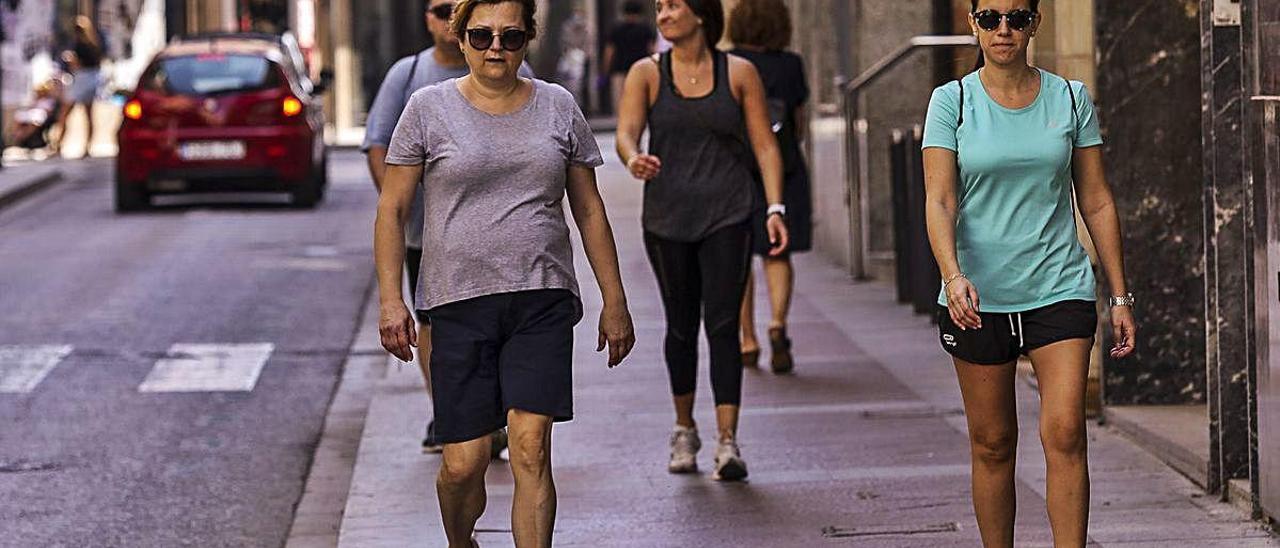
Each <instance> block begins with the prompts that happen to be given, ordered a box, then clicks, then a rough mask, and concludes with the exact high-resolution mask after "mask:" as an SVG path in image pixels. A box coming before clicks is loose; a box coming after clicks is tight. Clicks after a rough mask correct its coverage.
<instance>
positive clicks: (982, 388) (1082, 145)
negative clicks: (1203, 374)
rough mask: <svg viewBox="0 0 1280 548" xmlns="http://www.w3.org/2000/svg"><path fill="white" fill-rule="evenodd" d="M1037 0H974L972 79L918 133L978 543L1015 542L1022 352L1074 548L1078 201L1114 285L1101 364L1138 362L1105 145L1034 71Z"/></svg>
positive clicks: (1078, 434) (1081, 111)
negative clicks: (1108, 340) (1030, 55)
mask: <svg viewBox="0 0 1280 548" xmlns="http://www.w3.org/2000/svg"><path fill="white" fill-rule="evenodd" d="M1038 4H1039V1H1038V0H972V7H973V12H972V13H971V14H970V18H969V21H970V25H971V26H972V28H973V32H974V34H975V35H976V36H978V37H979V42H980V45H981V47H982V53H981V54H980V57H979V61H978V66H979V70H976V71H974V72H972V73H970V74H968V75H966V76H965V77H963V78H961V79H959V80H957V81H953V82H949V83H947V84H945V85H943V86H940V87H938V89H936V90H934V92H933V98H932V99H931V100H930V102H929V114H928V119H927V122H926V125H925V132H924V144H923V147H924V165H925V185H926V187H927V194H928V198H927V200H926V206H925V207H926V217H927V222H928V226H929V241H930V243H931V245H932V247H933V253H934V257H935V258H936V259H937V261H938V266H939V268H940V270H941V272H942V276H943V280H942V291H941V294H940V295H939V297H938V304H939V306H940V308H939V314H938V320H939V321H938V323H939V328H940V329H939V330H940V342H941V343H942V346H943V348H944V349H945V350H946V351H947V352H949V353H950V354H951V355H952V357H953V359H954V362H955V368H956V374H957V376H958V377H959V381H960V390H961V392H962V393H963V396H964V404H965V415H966V417H967V419H968V423H969V438H970V445H971V448H972V455H973V503H974V510H975V512H976V514H977V519H978V526H979V529H980V530H981V534H982V539H983V544H984V545H985V546H988V547H992V546H1013V518H1014V455H1015V453H1016V444H1017V434H1018V425H1017V417H1016V406H1015V402H1014V391H1013V382H1014V374H1015V364H1016V362H1017V360H1018V357H1019V356H1020V355H1026V356H1029V357H1030V358H1031V363H1032V365H1033V366H1034V368H1035V371H1036V376H1037V379H1038V380H1039V387H1040V402H1041V413H1040V437H1041V440H1042V441H1043V444H1044V447H1045V460H1046V462H1047V464H1048V479H1047V483H1048V485H1047V499H1048V507H1049V521H1050V525H1051V527H1052V529H1053V535H1054V540H1055V545H1058V546H1084V543H1085V539H1086V538H1087V528H1088V508H1089V472H1088V466H1087V458H1086V431H1085V422H1084V395H1085V386H1086V379H1087V377H1088V370H1089V353H1090V349H1091V348H1092V346H1093V336H1094V332H1095V331H1096V329H1097V323H1098V318H1097V313H1096V303H1095V302H1094V301H1095V300H1096V298H1095V295H1096V285H1097V282H1096V281H1095V280H1094V275H1093V269H1092V268H1091V265H1090V262H1089V257H1088V255H1087V254H1086V253H1085V250H1084V248H1083V246H1082V245H1081V244H1080V241H1079V239H1078V237H1077V233H1076V223H1075V211H1074V209H1073V205H1072V194H1073V191H1074V194H1075V196H1076V197H1077V199H1078V203H1079V205H1080V210H1081V215H1082V217H1083V218H1084V221H1085V224H1086V225H1087V226H1088V229H1089V233H1090V234H1091V235H1092V239H1093V244H1094V247H1095V248H1096V249H1097V252H1098V258H1099V261H1100V262H1101V264H1102V268H1103V271H1104V273H1105V275H1106V279H1107V280H1106V281H1107V285H1108V287H1109V289H1110V291H1111V293H1110V294H1111V295H1112V297H1111V299H1109V305H1110V306H1111V307H1112V309H1111V314H1110V317H1111V328H1112V336H1113V339H1114V346H1113V347H1112V348H1111V355H1112V356H1113V357H1116V358H1122V357H1125V356H1127V355H1129V354H1130V353H1131V352H1133V348H1134V341H1135V333H1136V330H1135V325H1134V321H1133V314H1132V310H1131V309H1132V306H1133V297H1132V295H1130V294H1129V293H1128V292H1127V289H1126V285H1125V279H1124V261H1123V254H1122V251H1121V239H1120V223H1119V219H1118V216H1117V214H1116V208H1115V204H1114V202H1113V201H1112V197H1111V189H1110V187H1109V186H1108V184H1107V181H1106V178H1105V176H1104V175H1103V169H1102V150H1101V147H1100V146H1099V145H1101V144H1102V138H1101V136H1100V134H1099V131H1098V121H1097V118H1096V117H1095V115H1094V109H1093V103H1092V102H1091V101H1090V99H1089V94H1088V91H1087V90H1086V89H1085V87H1084V85H1083V84H1081V83H1080V82H1072V81H1068V80H1066V79H1064V78H1062V77H1060V76H1057V75H1054V74H1051V73H1049V72H1046V71H1043V70H1040V69H1036V68H1034V67H1031V66H1030V65H1029V64H1028V63H1027V47H1028V45H1029V44H1030V42H1031V37H1032V36H1034V35H1035V32H1036V28H1037V27H1038V26H1039V23H1040V20H1041V15H1040V14H1039V12H1038V7H1039V6H1038Z"/></svg>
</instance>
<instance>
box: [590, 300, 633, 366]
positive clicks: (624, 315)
mask: <svg viewBox="0 0 1280 548" xmlns="http://www.w3.org/2000/svg"><path fill="white" fill-rule="evenodd" d="M635 345H636V333H635V327H634V326H633V325H632V324H631V312H629V311H628V310H627V307H626V305H615V306H610V305H605V307H604V310H602V311H601V312H600V337H599V342H598V344H597V345H596V352H600V351H602V350H604V349H605V346H608V347H609V367H616V366H617V365H618V364H620V363H622V360H623V359H626V357H627V355H628V354H630V353H631V349H632V348H633V347H635Z"/></svg>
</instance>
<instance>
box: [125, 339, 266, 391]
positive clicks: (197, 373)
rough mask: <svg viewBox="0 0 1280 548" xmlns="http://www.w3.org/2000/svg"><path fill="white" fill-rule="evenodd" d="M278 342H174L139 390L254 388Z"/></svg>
mask: <svg viewBox="0 0 1280 548" xmlns="http://www.w3.org/2000/svg"><path fill="white" fill-rule="evenodd" d="M274 350H275V345H274V344H271V343H257V344H175V345H173V346H172V347H170V348H169V353H168V356H167V357H165V358H164V359H161V360H159V361H157V362H156V365H155V367H153V368H152V369H151V373H150V374H148V375H147V379H146V380H144V381H143V382H142V385H141V386H139V387H138V391H139V392H252V391H253V387H254V385H256V384H258V375H259V374H261V373H262V368H263V366H265V365H266V364H267V358H269V357H271V352H272V351H274Z"/></svg>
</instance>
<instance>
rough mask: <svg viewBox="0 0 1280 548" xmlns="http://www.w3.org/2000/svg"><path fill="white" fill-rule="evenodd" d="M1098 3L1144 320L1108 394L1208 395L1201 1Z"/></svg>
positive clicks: (1105, 122) (1106, 101)
mask: <svg viewBox="0 0 1280 548" xmlns="http://www.w3.org/2000/svg"><path fill="white" fill-rule="evenodd" d="M1096 10H1097V12H1096V21H1097V48H1098V71H1097V72H1098V86H1097V88H1098V89H1097V93H1096V94H1095V95H1096V96H1097V103H1098V114H1099V118H1100V120H1101V122H1102V128H1103V137H1104V139H1106V143H1107V144H1106V145H1105V156H1106V167H1107V175H1108V178H1109V180H1110V182H1111V186H1112V188H1113V189H1114V191H1115V197H1116V203H1117V206H1118V209H1119V211H1120V216H1121V224H1122V226H1123V229H1124V246H1125V249H1126V250H1127V256H1126V259H1127V261H1128V265H1127V266H1128V279H1129V284H1130V287H1131V288H1132V291H1133V292H1134V293H1135V294H1137V295H1138V296H1139V301H1138V303H1139V304H1138V306H1137V308H1136V310H1135V313H1136V315H1137V317H1138V318H1139V320H1140V321H1141V322H1142V323H1141V332H1140V338H1139V345H1138V351H1137V353H1136V355H1135V356H1133V357H1131V358H1129V359H1128V360H1125V361H1123V362H1116V361H1108V362H1107V363H1106V364H1105V368H1104V390H1105V392H1104V398H1105V401H1106V402H1107V403H1109V404H1156V403H1192V402H1203V401H1205V397H1206V394H1205V390H1206V387H1205V343H1204V338H1205V330H1204V324H1203V322H1204V318H1205V278H1204V257H1205V231H1204V215H1203V213H1204V211H1205V210H1204V198H1203V195H1202V193H1203V190H1204V188H1203V186H1204V185H1203V180H1204V176H1203V175H1204V173H1203V170H1202V166H1201V163H1202V161H1203V154H1202V151H1203V147H1202V145H1201V141H1200V137H1201V135H1200V134H1201V97H1200V83H1201V82H1200V68H1201V67H1200V19H1199V17H1200V13H1199V3H1198V2H1196V1H1194V0H1179V1H1169V2H1098V3H1097V6H1096ZM1109 345H1110V341H1106V342H1104V346H1109Z"/></svg>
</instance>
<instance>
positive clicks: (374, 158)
mask: <svg viewBox="0 0 1280 548" xmlns="http://www.w3.org/2000/svg"><path fill="white" fill-rule="evenodd" d="M365 160H366V161H368V162H369V176H370V177H371V178H373V188H376V189H378V192H382V179H383V178H384V177H386V174H387V147H384V146H381V145H374V146H372V147H369V152H366V153H365Z"/></svg>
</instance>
